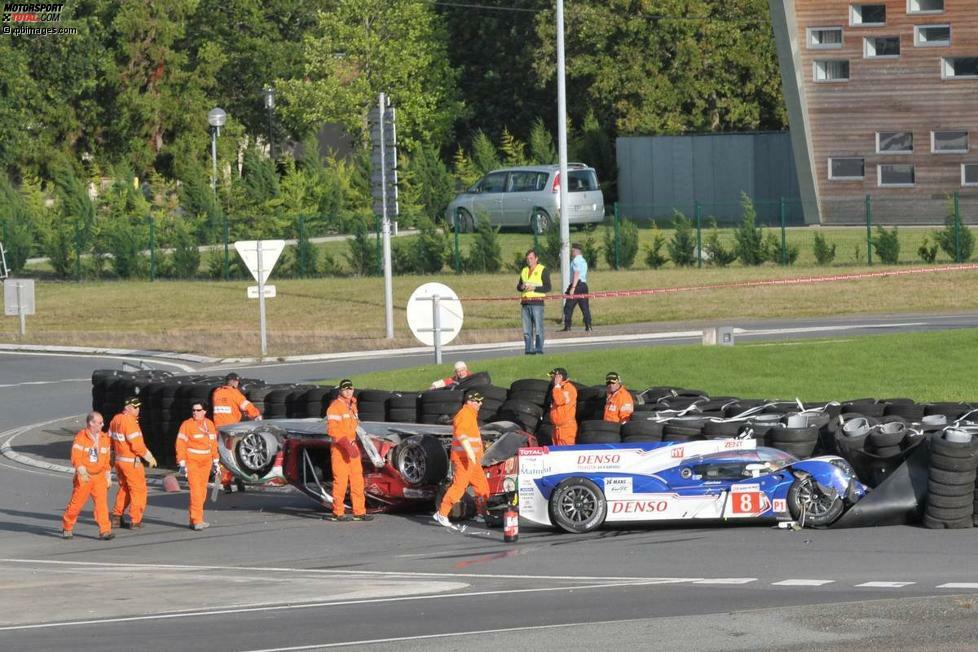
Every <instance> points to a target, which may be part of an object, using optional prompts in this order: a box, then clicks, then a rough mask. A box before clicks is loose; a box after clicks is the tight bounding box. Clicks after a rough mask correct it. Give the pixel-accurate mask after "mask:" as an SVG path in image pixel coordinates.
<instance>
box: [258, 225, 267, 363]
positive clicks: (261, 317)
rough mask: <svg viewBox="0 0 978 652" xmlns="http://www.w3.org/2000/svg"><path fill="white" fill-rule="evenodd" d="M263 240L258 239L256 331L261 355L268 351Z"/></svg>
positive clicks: (263, 355)
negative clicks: (259, 336) (262, 258)
mask: <svg viewBox="0 0 978 652" xmlns="http://www.w3.org/2000/svg"><path fill="white" fill-rule="evenodd" d="M263 244H264V240H259V241H258V331H259V333H260V334H261V357H262V358H264V357H265V354H266V353H267V352H268V346H267V342H266V339H265V268H264V267H263V266H262V260H261V250H262V245H263Z"/></svg>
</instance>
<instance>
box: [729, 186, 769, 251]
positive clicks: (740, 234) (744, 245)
mask: <svg viewBox="0 0 978 652" xmlns="http://www.w3.org/2000/svg"><path fill="white" fill-rule="evenodd" d="M740 204H741V206H742V207H743V209H744V216H743V218H741V221H740V226H739V227H737V230H736V231H735V232H734V239H735V240H736V241H737V248H736V249H737V258H739V259H740V262H741V263H743V264H744V265H760V264H761V263H763V262H764V261H765V260H766V259H767V256H766V253H765V249H764V230H763V229H762V228H760V227H758V226H756V222H757V212H756V211H755V210H754V202H753V201H751V198H750V197H748V196H747V195H746V194H745V193H741V195H740Z"/></svg>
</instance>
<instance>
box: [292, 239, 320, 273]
mask: <svg viewBox="0 0 978 652" xmlns="http://www.w3.org/2000/svg"><path fill="white" fill-rule="evenodd" d="M318 259H319V249H318V248H317V247H316V245H314V244H313V243H312V242H310V241H309V232H308V230H306V229H305V228H302V229H299V238H298V240H297V241H296V247H295V270H294V275H295V276H297V277H298V278H305V277H307V276H316V267H317V261H318Z"/></svg>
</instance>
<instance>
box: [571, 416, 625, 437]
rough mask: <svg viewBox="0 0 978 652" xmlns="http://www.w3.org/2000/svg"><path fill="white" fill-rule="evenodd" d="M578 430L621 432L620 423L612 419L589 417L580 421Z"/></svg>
mask: <svg viewBox="0 0 978 652" xmlns="http://www.w3.org/2000/svg"><path fill="white" fill-rule="evenodd" d="M578 432H613V433H615V434H619V433H620V432H621V424H619V423H616V422H614V421H604V420H603V419H591V420H589V421H582V422H581V426H580V428H579V429H578Z"/></svg>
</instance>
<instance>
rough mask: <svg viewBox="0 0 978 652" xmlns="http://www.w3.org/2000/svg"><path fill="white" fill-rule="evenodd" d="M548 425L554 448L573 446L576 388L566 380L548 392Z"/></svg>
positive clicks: (575, 439)
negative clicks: (551, 425)
mask: <svg viewBox="0 0 978 652" xmlns="http://www.w3.org/2000/svg"><path fill="white" fill-rule="evenodd" d="M550 397H551V403H550V423H552V424H554V436H553V442H554V446H573V445H574V442H576V441H577V418H576V414H577V388H576V387H574V385H572V384H571V383H569V382H567V381H566V380H565V381H564V382H563V383H562V384H561V385H560V387H556V386H555V387H554V388H553V389H551V390H550Z"/></svg>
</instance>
